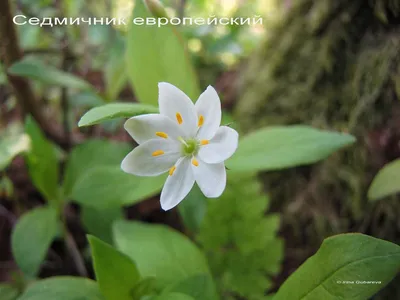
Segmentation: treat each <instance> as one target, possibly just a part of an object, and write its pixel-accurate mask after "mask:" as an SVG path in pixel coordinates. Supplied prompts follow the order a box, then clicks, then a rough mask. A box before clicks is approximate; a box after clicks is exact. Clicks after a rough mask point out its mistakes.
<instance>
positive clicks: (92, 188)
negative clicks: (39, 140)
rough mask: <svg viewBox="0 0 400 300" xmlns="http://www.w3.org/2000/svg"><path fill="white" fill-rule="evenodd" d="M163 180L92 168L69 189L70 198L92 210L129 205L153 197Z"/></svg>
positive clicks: (162, 177)
mask: <svg viewBox="0 0 400 300" xmlns="http://www.w3.org/2000/svg"><path fill="white" fill-rule="evenodd" d="M165 180H166V178H165V176H158V177H139V176H133V175H131V174H127V173H125V172H123V171H122V170H121V168H120V167H119V166H118V167H107V166H106V167H102V166H100V167H96V168H91V169H90V170H88V172H87V173H85V175H84V176H83V177H82V178H80V180H79V181H78V182H77V184H76V185H75V186H74V188H73V189H72V193H71V198H72V199H73V200H74V201H75V202H77V203H80V204H83V205H87V206H92V207H96V208H99V209H101V208H106V207H110V206H121V205H128V204H129V205H131V204H135V203H138V202H140V201H143V200H145V199H147V198H148V197H150V196H153V195H155V194H157V193H158V192H159V191H160V190H161V188H162V186H163V184H164V182H165Z"/></svg>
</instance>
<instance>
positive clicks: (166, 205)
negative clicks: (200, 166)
mask: <svg viewBox="0 0 400 300" xmlns="http://www.w3.org/2000/svg"><path fill="white" fill-rule="evenodd" d="M190 164H191V162H190V159H189V158H187V157H185V158H181V159H180V160H179V161H178V162H177V164H176V165H175V167H176V169H175V171H174V172H173V174H172V175H169V176H168V178H167V181H166V182H165V184H164V187H163V190H162V192H161V198H160V202H161V208H162V209H163V210H169V209H171V208H173V207H175V206H176V205H178V204H179V203H180V202H181V201H182V200H183V199H184V198H185V197H186V195H187V194H188V193H189V192H190V190H191V189H192V187H193V184H194V177H193V172H192V170H191V168H190Z"/></svg>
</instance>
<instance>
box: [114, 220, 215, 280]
mask: <svg viewBox="0 0 400 300" xmlns="http://www.w3.org/2000/svg"><path fill="white" fill-rule="evenodd" d="M114 240H115V244H116V246H117V247H118V249H119V250H121V251H122V252H123V253H125V254H126V255H128V256H129V257H130V258H132V259H133V260H134V261H135V262H136V265H137V266H138V269H139V272H140V274H141V275H142V276H155V277H156V279H157V281H158V282H159V284H160V287H166V286H167V285H169V284H175V283H178V282H180V281H181V280H184V279H186V278H189V277H191V276H193V275H196V274H210V273H209V270H208V266H207V262H206V260H205V258H204V256H203V254H202V252H201V251H200V250H199V249H198V248H197V247H196V246H195V245H194V244H193V243H192V242H191V241H190V240H189V239H188V238H187V237H186V236H184V235H183V234H181V233H178V232H176V231H174V230H172V229H170V228H169V227H166V226H163V225H149V224H144V223H139V222H127V221H117V222H116V223H115V224H114Z"/></svg>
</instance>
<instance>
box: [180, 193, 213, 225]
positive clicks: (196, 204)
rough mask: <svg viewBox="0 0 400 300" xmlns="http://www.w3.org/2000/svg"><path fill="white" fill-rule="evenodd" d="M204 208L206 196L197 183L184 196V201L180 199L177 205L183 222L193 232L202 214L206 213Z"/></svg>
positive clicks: (200, 221) (205, 207)
mask: <svg viewBox="0 0 400 300" xmlns="http://www.w3.org/2000/svg"><path fill="white" fill-rule="evenodd" d="M206 210H207V198H206V197H205V196H204V194H203V193H202V192H201V190H200V188H199V187H198V186H197V185H195V186H194V187H193V189H192V190H191V191H190V193H189V194H188V195H187V196H186V198H185V201H182V202H181V203H180V204H179V205H178V211H179V214H180V216H181V218H182V221H183V224H185V227H186V228H187V229H189V230H190V231H191V232H193V233H195V232H197V231H198V229H199V227H200V225H201V223H202V221H203V218H204V215H205V214H206Z"/></svg>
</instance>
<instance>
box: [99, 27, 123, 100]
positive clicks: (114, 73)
mask: <svg viewBox="0 0 400 300" xmlns="http://www.w3.org/2000/svg"><path fill="white" fill-rule="evenodd" d="M115 34H116V37H115V40H114V43H112V46H111V47H112V48H111V49H110V57H109V60H108V62H107V64H106V68H105V72H104V77H105V78H104V79H105V83H106V94H107V98H108V100H110V101H113V100H115V99H116V98H117V97H118V95H119V93H120V92H121V90H122V89H123V88H124V86H125V85H126V83H127V81H128V75H127V74H126V62H125V57H124V53H125V39H124V38H122V36H121V35H120V34H119V32H118V31H115Z"/></svg>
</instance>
